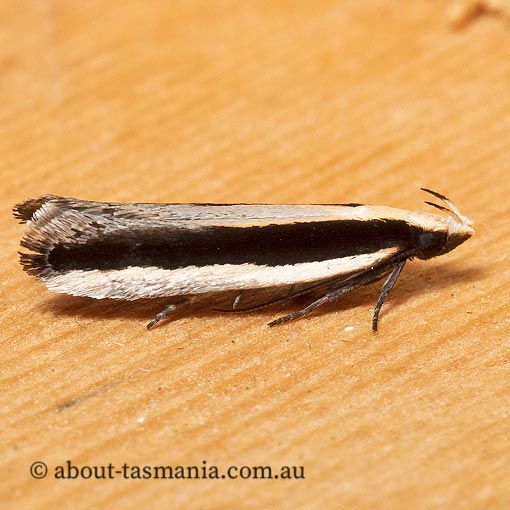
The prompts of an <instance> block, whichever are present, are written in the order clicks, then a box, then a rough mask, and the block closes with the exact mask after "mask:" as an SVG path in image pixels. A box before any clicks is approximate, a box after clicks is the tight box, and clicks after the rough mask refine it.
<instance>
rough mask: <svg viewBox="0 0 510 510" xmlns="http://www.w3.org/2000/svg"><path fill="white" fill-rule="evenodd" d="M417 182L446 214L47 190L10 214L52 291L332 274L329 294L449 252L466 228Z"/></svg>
mask: <svg viewBox="0 0 510 510" xmlns="http://www.w3.org/2000/svg"><path fill="white" fill-rule="evenodd" d="M425 191H427V192H428V193H431V194H432V195H434V196H435V197H437V198H439V199H440V200H442V201H443V203H444V204H445V205H446V206H441V205H437V204H431V205H433V206H434V207H436V208H438V209H441V210H442V211H443V212H446V213H447V214H448V216H447V217H446V216H443V215H439V214H433V213H420V212H412V211H405V210H402V209H396V208H392V207H386V206H369V205H362V204H343V205H342V204H339V205H325V204H324V205H323V204H317V205H269V204H255V205H248V204H225V205H220V204H121V203H108V202H89V201H84V200H77V199H74V198H67V197H59V196H54V195H44V196H41V197H39V198H37V199H30V200H27V201H25V202H22V203H20V204H18V205H16V206H15V208H14V215H15V217H17V218H18V219H20V220H21V222H22V223H26V224H27V226H28V229H27V231H26V233H25V236H24V237H23V239H22V241H21V246H23V247H24V248H26V249H27V250H29V251H28V252H25V253H21V254H20V257H21V264H22V266H23V268H24V270H25V271H26V272H28V273H29V274H31V275H33V276H35V277H37V278H38V279H40V280H42V281H43V282H44V283H45V285H46V286H47V288H48V289H49V290H51V291H54V292H59V293H65V294H71V295H74V296H88V297H91V298H95V299H103V298H113V299H125V300H136V299H140V298H147V297H172V296H190V295H200V294H208V293H216V292H223V291H240V292H242V291H248V290H250V289H261V288H271V287H285V286H292V285H299V286H300V288H302V289H303V292H305V291H306V290H307V288H315V287H317V286H318V285H319V284H321V283H323V282H325V283H326V284H327V282H329V281H331V286H330V287H328V286H327V285H326V286H327V292H326V294H325V295H330V296H331V293H332V292H337V293H338V292H340V293H341V294H343V293H345V292H346V291H347V290H346V289H348V290H351V289H352V288H356V287H357V286H360V285H365V284H367V283H371V282H372V281H376V280H377V279H380V278H383V277H384V276H386V275H388V274H389V273H392V272H394V271H396V269H397V268H398V267H400V269H399V270H398V273H400V270H401V269H402V267H403V265H404V264H405V261H406V260H408V259H410V258H413V257H417V258H420V259H428V258H431V257H435V256H438V255H442V254H444V253H447V252H449V251H451V250H452V249H454V248H455V247H456V246H458V245H459V244H461V243H462V242H464V241H465V240H466V239H468V238H469V237H470V236H471V235H472V234H473V232H474V231H473V228H472V225H471V222H470V220H469V219H468V218H466V217H464V216H462V215H461V214H460V212H459V211H458V210H457V209H456V207H455V206H454V205H453V204H452V203H451V202H450V201H449V200H448V199H447V198H446V197H443V196H442V195H439V194H438V193H435V192H431V191H430V190H425ZM397 276H398V275H397ZM395 281H396V278H395ZM393 283H394V282H393ZM388 292H389V291H388ZM237 301H238V300H236V302H237ZM381 305H382V302H381ZM172 309H173V308H172ZM160 315H161V314H160ZM294 315H295V314H290V315H289V316H286V318H289V319H291V318H296V317H295V316H294ZM160 318H162V317H160ZM282 322H283V321H282ZM376 327H377V324H375V328H376Z"/></svg>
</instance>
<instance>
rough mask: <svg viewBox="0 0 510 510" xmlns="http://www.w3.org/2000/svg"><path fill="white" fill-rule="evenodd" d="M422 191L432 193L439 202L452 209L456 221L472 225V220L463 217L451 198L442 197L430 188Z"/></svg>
mask: <svg viewBox="0 0 510 510" xmlns="http://www.w3.org/2000/svg"><path fill="white" fill-rule="evenodd" d="M421 190H422V191H425V193H430V194H431V195H433V196H435V197H436V198H439V200H441V201H442V202H444V203H445V204H446V205H447V206H448V207H449V208H450V212H451V213H453V216H454V217H455V219H457V220H458V221H460V223H462V224H464V225H469V226H471V225H472V222H471V220H470V219H469V218H466V217H465V216H463V215H462V213H461V212H460V211H459V209H458V208H457V206H456V205H455V204H454V203H453V202H452V201H451V200H450V199H449V198H447V197H445V196H444V195H441V193H438V192H437V191H432V190H431V189H428V188H421Z"/></svg>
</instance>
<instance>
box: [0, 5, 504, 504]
mask: <svg viewBox="0 0 510 510" xmlns="http://www.w3.org/2000/svg"><path fill="white" fill-rule="evenodd" d="M448 8H449V3H448V2H446V1H440V0H434V1H430V0H417V1H415V2H401V3H398V4H397V3H395V2H390V1H388V0H380V1H377V0H367V1H365V2H356V1H351V0H347V1H344V2H334V1H328V0H321V1H318V0H315V1H313V2H312V1H303V2H298V3H296V2H291V1H289V0H280V1H278V2H269V1H261V2H230V1H222V2H215V1H212V2H194V1H184V0H182V1H180V0H179V1H174V2H171V3H168V2H163V1H156V0H154V1H149V2H135V1H130V0H127V1H126V0H125V1H122V2H120V1H115V0H114V1H111V2H108V3H104V2H98V1H95V0H91V1H88V2H63V1H59V0H56V1H52V2H50V1H47V0H39V1H37V2H24V1H17V2H14V1H11V0H7V1H4V2H2V3H1V6H0V19H2V20H3V23H2V29H1V30H0V69H1V72H0V93H1V98H2V101H1V102H0V117H1V124H0V125H1V131H2V134H1V136H0V151H1V154H2V157H1V158H0V175H1V177H2V186H1V190H0V195H1V200H0V225H1V232H2V234H3V235H2V238H1V247H2V253H3V256H2V258H1V260H0V286H1V294H2V312H3V313H2V317H1V319H0V320H1V331H2V350H1V354H0V356H1V361H0V366H1V367H2V371H1V378H0V380H1V386H0V389H1V395H2V397H1V407H0V409H1V418H2V434H1V437H2V439H1V443H0V444H1V445H2V448H1V451H2V455H1V460H0V466H1V467H0V474H1V478H0V502H1V507H2V508H5V509H18V508H24V509H46V508H55V509H60V508H62V509H63V508H70V507H72V508H101V509H114V508H125V509H129V508H142V507H151V508H154V507H158V508H163V507H167V508H186V509H220V508H222V509H224V508H229V509H254V508H275V509H276V508H281V509H283V508H317V507H320V508H356V509H372V508H379V509H383V510H384V509H395V508H414V509H444V508H456V509H464V508H466V509H470V508H473V509H474V508H491V509H498V508H508V507H509V505H510V484H509V479H510V443H509V434H508V430H509V428H508V423H509V419H510V418H509V417H510V400H509V398H508V397H509V389H508V380H509V377H510V363H509V360H510V338H509V332H510V318H509V308H510V307H509V305H508V288H509V286H508V282H509V281H510V266H509V262H510V255H509V254H510V237H509V233H510V232H509V227H508V217H509V209H510V200H509V197H510V193H509V192H510V184H509V176H508V161H509V149H508V148H509V147H510V94H509V90H510V60H509V59H508V55H509V54H510V32H509V27H508V23H507V22H506V21H505V20H504V19H502V18H498V17H497V16H485V17H479V18H476V19H475V20H473V22H471V23H469V24H468V25H466V26H464V27H463V28H462V30H456V31H455V30H452V29H451V27H450V26H449V24H448V20H447V12H448ZM420 186H427V187H429V188H432V189H435V190H438V191H440V192H441V193H445V194H446V195H448V196H450V197H451V198H452V199H453V200H454V201H455V202H456V204H457V205H458V206H459V208H460V209H461V211H462V212H463V213H464V214H466V215H467V216H469V217H471V218H472V219H473V221H474V223H475V228H476V235H475V237H474V238H473V239H471V240H469V241H468V242H467V243H466V244H465V245H463V246H461V247H460V248H458V249H457V250H455V251H454V252H452V253H451V254H449V255H447V256H445V257H441V258H439V259H435V260H432V261H429V262H421V261H416V262H413V263H411V264H409V266H408V267H406V268H405V270H404V273H403V275H402V277H401V280H400V281H399V283H398V284H397V286H396V288H395V289H394V291H393V293H392V295H391V296H390V298H389V299H388V301H387V303H386V305H385V307H384V308H383V312H382V316H381V322H380V331H379V333H378V334H377V335H374V334H372V332H371V330H370V316H371V310H372V307H373V305H374V303H375V300H376V299H377V296H378V290H379V289H378V286H373V287H370V288H367V289H362V290H360V291H357V292H356V293H355V294H353V295H352V298H349V299H345V300H343V301H342V302H340V303H338V304H336V305H335V306H332V307H329V308H327V309H325V310H323V311H322V312H321V313H319V314H316V315H314V316H312V317H310V318H307V319H304V320H301V321H299V322H295V323H291V324H288V325H285V326H282V327H279V328H275V329H268V328H267V327H266V326H265V324H266V323H267V322H268V321H269V320H271V319H273V318H275V317H277V316H278V315H279V314H280V313H282V311H287V310H292V309H293V308H292V307H289V308H285V309H283V310H282V309H281V308H280V309H279V308H274V309H268V310H262V311H259V312H254V313H249V314H246V315H244V314H243V315H237V314H234V315H229V314H218V313H214V312H207V311H199V312H197V313H196V314H193V315H188V316H187V315H179V316H177V317H176V320H175V321H174V322H170V323H167V324H166V325H164V327H159V328H157V329H155V330H154V331H151V332H146V331H145V329H144V325H145V323H146V322H147V321H148V320H150V319H151V318H152V316H153V315H154V313H155V312H157V311H159V309H160V306H161V303H159V302H158V303H151V302H143V303H134V304H133V303H131V304H126V303H117V302H107V303H103V302H97V301H93V300H88V299H77V298H71V297H66V296H56V295H54V294H51V293H49V292H47V291H46V290H45V289H44V288H43V286H42V285H41V284H40V283H39V282H37V281H35V280H34V279H31V278H29V277H28V276H27V275H26V274H24V273H23V272H22V270H21V268H20V267H19V264H18V261H17V254H16V252H17V250H18V242H19V238H20V237H21V230H22V229H21V227H20V226H19V225H17V224H16V222H15V221H14V219H13V218H12V217H11V208H12V205H13V204H14V203H15V202H18V201H20V200H23V199H25V198H26V197H29V196H32V197H34V196H38V195H40V194H43V193H54V194H61V195H68V196H76V197H79V198H83V199H93V200H111V201H163V202H172V201H182V202H185V201H207V202H274V203H278V202H304V203H306V202H315V203H328V202H332V203H335V202H336V203H338V202H345V201H348V202H352V201H356V202H368V203H377V204H384V205H392V206H396V207H401V208H406V209H413V210H427V207H426V206H425V205H424V204H423V203H422V201H423V200H424V197H423V195H422V193H421V192H419V191H418V188H419V187H420ZM296 306H298V305H296ZM39 460H40V461H44V462H46V463H47V465H48V467H49V470H50V471H49V474H48V476H47V477H46V478H45V479H42V480H37V479H34V478H32V477H31V476H30V472H29V468H30V465H31V464H32V463H33V462H34V461H39ZM67 460H71V461H72V462H73V463H74V464H75V465H78V466H84V465H89V466H92V465H98V466H100V465H107V464H108V463H112V464H114V465H115V466H122V464H124V463H127V464H129V465H131V466H156V465H171V466H177V465H184V466H187V465H198V466H203V465H204V464H203V462H204V461H205V463H206V465H207V466H214V465H216V466H218V467H219V468H220V469H221V470H226V469H227V468H228V466H231V465H235V466H239V467H240V466H257V465H269V466H272V467H273V468H274V469H279V467H280V466H282V465H290V466H304V472H305V478H304V479H296V480H281V479H273V480H260V479H247V480H243V479H239V478H238V479H222V480H214V479H199V480H175V479H174V480H161V479H149V480H124V479H121V478H120V476H117V477H116V478H115V479H113V480H94V479H89V480H84V479H77V480H57V479H55V478H54V476H53V473H54V470H55V467H56V466H58V465H65V463H66V461H67Z"/></svg>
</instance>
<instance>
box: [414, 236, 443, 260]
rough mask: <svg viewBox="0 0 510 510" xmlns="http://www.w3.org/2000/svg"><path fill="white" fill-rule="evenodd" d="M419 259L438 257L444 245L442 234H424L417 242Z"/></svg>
mask: <svg viewBox="0 0 510 510" xmlns="http://www.w3.org/2000/svg"><path fill="white" fill-rule="evenodd" d="M418 243H419V247H420V255H419V258H421V259H428V258H431V257H435V256H436V255H439V254H440V253H441V251H442V249H443V248H444V245H445V243H446V234H445V233H444V232H424V233H423V234H420V238H419V240H418Z"/></svg>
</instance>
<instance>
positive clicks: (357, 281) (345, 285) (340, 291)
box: [268, 254, 407, 331]
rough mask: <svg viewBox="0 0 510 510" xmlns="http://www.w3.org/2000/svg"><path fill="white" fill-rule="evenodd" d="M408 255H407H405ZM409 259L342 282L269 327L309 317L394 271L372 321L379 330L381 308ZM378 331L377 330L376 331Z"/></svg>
mask: <svg viewBox="0 0 510 510" xmlns="http://www.w3.org/2000/svg"><path fill="white" fill-rule="evenodd" d="M403 255H407V254H403ZM406 260H407V258H404V259H403V260H402V261H400V262H397V263H396V264H395V262H393V263H392V264H391V265H390V264H388V265H385V266H383V267H381V268H379V270H378V271H375V272H373V271H369V272H365V273H361V274H359V275H357V276H355V277H353V278H351V279H350V280H348V281H346V282H342V284H341V285H340V286H338V287H336V288H333V289H332V290H330V291H329V292H327V294H325V295H324V296H322V297H321V298H319V299H317V300H316V301H314V302H313V303H311V304H309V305H308V306H307V307H306V308H303V309H302V310H299V311H297V312H294V313H290V314H289V315H284V316H283V317H280V318H279V319H276V320H274V321H272V322H270V323H269V324H268V326H271V327H272V326H278V325H279V324H283V323H285V322H288V321H292V320H294V319H299V318H300V317H303V316H305V315H308V314H309V313H310V312H313V311H314V310H315V309H317V308H319V306H322V305H325V304H327V303H333V302H334V301H336V300H337V299H338V298H339V297H341V296H343V295H344V294H347V293H348V292H350V291H351V290H354V289H357V288H359V287H363V286H364V285H369V284H370V283H374V282H376V281H377V280H380V279H381V278H383V277H384V276H386V275H387V274H388V273H389V272H390V271H392V273H391V275H390V277H389V278H388V280H387V281H386V283H385V284H384V286H383V291H382V292H381V296H380V297H379V301H378V302H377V305H376V309H375V310H374V319H373V321H372V328H373V324H374V321H375V324H376V328H377V318H378V316H379V311H380V309H381V306H382V304H383V302H384V298H385V297H386V296H387V295H388V293H389V292H390V290H391V288H392V287H393V285H395V282H396V281H397V279H398V276H399V275H400V272H401V271H402V268H403V267H404V264H405V262H406ZM374 331H376V330H374Z"/></svg>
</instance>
